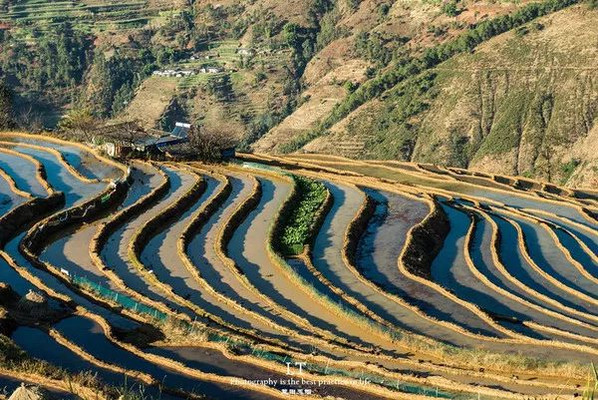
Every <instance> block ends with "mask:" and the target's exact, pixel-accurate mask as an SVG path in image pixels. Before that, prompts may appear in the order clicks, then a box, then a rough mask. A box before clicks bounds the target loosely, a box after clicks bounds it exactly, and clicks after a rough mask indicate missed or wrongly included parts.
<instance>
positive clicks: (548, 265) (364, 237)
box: [0, 133, 598, 399]
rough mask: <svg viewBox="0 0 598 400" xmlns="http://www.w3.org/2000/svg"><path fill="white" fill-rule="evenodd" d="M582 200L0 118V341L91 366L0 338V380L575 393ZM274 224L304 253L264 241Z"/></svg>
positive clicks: (249, 392) (582, 331) (592, 204)
mask: <svg viewBox="0 0 598 400" xmlns="http://www.w3.org/2000/svg"><path fill="white" fill-rule="evenodd" d="M294 176H295V177H296V176H302V177H303V179H306V180H307V181H309V182H314V183H318V185H320V186H322V185H323V187H324V191H325V199H319V198H318V197H313V196H312V197H310V196H309V194H310V193H302V192H301V191H300V190H308V189H305V188H308V187H316V186H317V185H314V186H309V185H307V186H306V185H301V186H299V185H297V179H293V177H294ZM320 183H321V184H320ZM300 188H303V189H300ZM307 201H310V203H306V202H307ZM596 201H597V198H596V197H595V195H594V194H593V193H592V192H589V191H584V192H581V191H574V190H569V189H561V188H557V187H553V186H550V185H544V184H542V183H539V182H530V181H518V178H513V177H497V176H490V175H481V174H478V175H474V174H473V173H471V172H468V171H462V170H449V169H442V168H439V167H433V166H425V165H415V164H402V163H395V162H378V161H352V160H347V159H341V158H336V157H325V156H315V155H292V156H287V157H284V158H277V157H269V156H259V155H241V156H240V157H239V158H238V159H237V160H236V161H235V162H231V163H228V164H219V165H204V164H202V163H198V162H195V163H194V162H191V163H172V162H146V161H141V160H132V161H130V162H129V163H128V165H123V164H120V163H117V162H115V161H113V160H109V159H107V158H104V157H103V156H101V155H100V154H98V153H96V152H95V151H94V150H92V149H90V148H87V147H85V146H83V145H80V144H75V143H69V142H64V141H61V140H58V139H53V138H50V137H45V136H31V135H24V134H16V133H4V134H0V207H1V208H0V213H1V217H0V244H1V245H2V249H1V250H0V294H1V296H0V333H2V334H3V335H4V336H2V335H0V339H2V340H0V345H1V346H4V347H2V348H3V349H7V348H9V347H10V346H18V347H19V348H21V349H22V350H24V351H25V352H26V354H28V356H30V357H33V358H35V359H37V360H43V361H45V362H47V363H49V364H51V365H54V366H57V367H61V368H63V369H64V370H65V371H66V372H60V374H76V373H79V372H81V371H88V372H87V374H88V375H86V376H87V377H88V379H81V378H78V379H75V380H73V381H69V380H68V379H60V378H57V376H59V375H57V374H58V373H57V372H54V373H53V374H49V373H47V371H48V370H47V368H49V367H44V368H38V367H36V368H34V367H31V365H34V364H31V363H34V362H33V361H28V362H25V363H19V362H16V361H15V360H16V359H17V358H16V356H15V355H14V354H15V350H12V351H10V352H8V351H6V350H4V351H6V353H7V355H0V388H1V387H8V388H14V387H15V386H16V385H17V384H18V382H20V381H26V382H37V383H38V384H41V385H42V386H44V387H46V388H47V389H48V390H50V391H51V392H52V393H54V394H55V395H56V396H57V397H59V398H91V397H90V396H89V393H90V390H93V391H94V393H95V394H94V397H95V398H113V397H114V396H115V392H114V390H112V389H110V388H109V387H107V386H106V387H104V386H101V385H99V384H98V383H97V382H98V381H100V382H102V384H107V385H112V386H113V387H117V388H118V387H125V386H127V385H131V386H132V387H134V388H135V389H134V390H138V389H137V388H138V387H143V388H144V389H143V392H144V395H145V396H146V398H166V399H181V398H214V399H233V398H234V399H276V398H288V397H291V398H306V399H307V398H322V397H327V396H331V397H334V398H346V399H365V398H367V399H427V398H450V399H509V398H511V399H523V398H528V399H529V398H535V399H554V398H563V399H567V398H574V396H580V395H582V394H583V391H584V386H585V385H586V382H587V376H588V373H589V372H590V363H591V362H592V361H595V360H596V359H598V307H597V305H598V295H596V292H597V291H596V288H597V287H598V257H597V254H596V249H597V248H598V230H597V222H596V220H595V219H594V215H596V214H595V213H596V211H597V210H596ZM304 202H305V203H304ZM298 209H300V210H302V211H301V212H302V213H307V214H304V215H300V217H302V218H303V219H302V221H303V222H302V223H307V225H306V226H305V227H303V228H306V229H303V230H301V231H300V232H302V233H301V234H299V233H298V232H299V231H297V230H293V229H292V228H293V226H292V225H290V224H292V222H291V221H294V220H293V218H296V217H297V215H296V213H294V211H295V210H298ZM305 221H307V222H305ZM306 233H307V234H306ZM287 234H288V235H292V234H296V235H299V236H297V237H295V238H294V239H293V240H295V243H297V240H300V241H301V242H300V244H302V245H303V246H304V247H303V250H302V249H301V246H299V247H296V246H294V247H291V249H293V251H292V252H283V251H282V250H280V249H281V248H283V247H281V240H282V239H283V238H282V237H281V236H282V235H287ZM294 250H297V251H294ZM291 253H292V254H291ZM8 287H10V289H9V288H8ZM36 294H37V295H36ZM7 337H10V338H11V339H12V341H9V339H7ZM20 354H21V355H20V356H19V357H23V355H22V353H20ZM296 363H297V364H296ZM35 365H37V364H35ZM46 365H47V364H46ZM28 366H29V367H28ZM299 367H301V370H300V369H299ZM68 376H71V375H68ZM89 376H93V377H94V378H93V379H91V378H89ZM69 379H70V378H69ZM92 383H93V384H92ZM111 390H112V391H111Z"/></svg>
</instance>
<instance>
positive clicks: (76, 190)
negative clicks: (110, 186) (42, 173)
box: [14, 146, 106, 207]
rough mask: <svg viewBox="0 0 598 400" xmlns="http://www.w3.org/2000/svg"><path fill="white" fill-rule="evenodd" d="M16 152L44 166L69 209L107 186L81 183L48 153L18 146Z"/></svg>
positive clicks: (49, 179)
mask: <svg viewBox="0 0 598 400" xmlns="http://www.w3.org/2000/svg"><path fill="white" fill-rule="evenodd" d="M14 150H16V151H19V152H21V153H25V154H29V155H30V156H32V157H35V158H37V159H38V160H39V161H40V162H41V163H42V164H43V165H44V167H45V168H46V173H47V176H48V182H49V183H50V185H51V186H52V187H53V188H54V189H55V190H58V191H61V192H64V194H65V198H66V206H67V207H70V206H72V205H75V204H77V203H80V202H83V201H85V200H88V199H89V198H91V197H93V196H95V195H97V194H99V193H100V192H101V191H102V190H103V189H104V187H105V186H106V185H105V184H104V183H85V182H82V181H80V180H79V179H77V178H76V177H74V176H73V175H71V173H70V172H69V171H67V170H66V169H65V168H64V167H63V166H62V165H61V164H60V162H59V161H58V159H57V158H56V157H55V156H54V155H53V154H50V153H48V152H46V151H42V150H37V149H31V148H27V147H19V146H16V147H15V148H14Z"/></svg>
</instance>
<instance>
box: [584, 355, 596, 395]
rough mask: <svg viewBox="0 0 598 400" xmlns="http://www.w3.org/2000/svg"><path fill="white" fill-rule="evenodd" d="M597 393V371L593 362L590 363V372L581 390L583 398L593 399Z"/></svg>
mask: <svg viewBox="0 0 598 400" xmlns="http://www.w3.org/2000/svg"><path fill="white" fill-rule="evenodd" d="M597 394H598V372H597V371H596V366H595V365H594V363H592V365H591V374H590V375H589V376H588V382H587V384H586V388H585V390H584V392H583V397H582V398H583V400H594V399H595V398H596V395H597Z"/></svg>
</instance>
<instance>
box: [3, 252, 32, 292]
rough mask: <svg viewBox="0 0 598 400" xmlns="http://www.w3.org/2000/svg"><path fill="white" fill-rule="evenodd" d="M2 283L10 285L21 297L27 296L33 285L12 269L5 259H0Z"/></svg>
mask: <svg viewBox="0 0 598 400" xmlns="http://www.w3.org/2000/svg"><path fill="white" fill-rule="evenodd" d="M0 282H4V283H7V284H9V285H10V287H12V288H13V290H14V291H15V292H17V293H18V294H20V295H21V296H23V295H25V294H27V292H28V291H29V290H30V289H33V288H34V287H33V285H32V284H31V283H29V282H28V281H27V280H25V279H23V278H22V277H21V276H20V275H19V274H17V272H16V271H15V270H14V269H12V268H11V267H10V266H9V265H8V264H7V263H6V261H4V259H3V258H1V257H0Z"/></svg>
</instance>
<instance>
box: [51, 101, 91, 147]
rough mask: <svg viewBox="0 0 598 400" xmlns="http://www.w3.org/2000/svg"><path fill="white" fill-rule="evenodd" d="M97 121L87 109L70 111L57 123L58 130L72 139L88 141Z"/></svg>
mask: <svg viewBox="0 0 598 400" xmlns="http://www.w3.org/2000/svg"><path fill="white" fill-rule="evenodd" d="M97 127H98V121H97V119H96V118H95V117H94V115H93V114H92V112H91V110H90V109H89V108H77V109H73V110H70V111H69V112H68V113H67V114H66V115H65V116H63V117H62V119H61V120H60V122H59V123H58V129H59V130H60V131H61V132H64V133H66V134H67V135H69V136H71V137H72V138H77V139H82V140H85V141H90V140H91V139H92V136H93V132H94V131H95V130H96V129H97Z"/></svg>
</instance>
